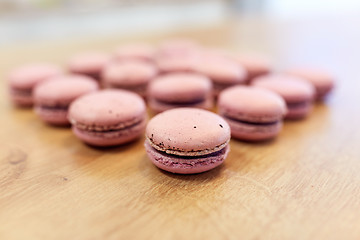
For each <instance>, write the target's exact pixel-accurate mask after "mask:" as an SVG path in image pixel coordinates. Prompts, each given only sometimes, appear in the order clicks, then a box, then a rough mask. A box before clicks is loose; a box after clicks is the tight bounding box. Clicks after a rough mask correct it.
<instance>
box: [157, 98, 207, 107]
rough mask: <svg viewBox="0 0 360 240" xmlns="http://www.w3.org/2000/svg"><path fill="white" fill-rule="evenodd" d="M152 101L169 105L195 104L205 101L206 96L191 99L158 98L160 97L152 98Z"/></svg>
mask: <svg viewBox="0 0 360 240" xmlns="http://www.w3.org/2000/svg"><path fill="white" fill-rule="evenodd" d="M153 100H154V101H156V102H158V103H160V104H165V105H171V106H176V105H179V106H192V105H196V104H201V103H204V102H205V101H206V98H199V99H193V100H191V101H181V100H174V101H171V100H168V101H165V100H160V99H155V98H154V99H153Z"/></svg>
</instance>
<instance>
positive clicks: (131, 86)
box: [101, 60, 158, 97]
mask: <svg viewBox="0 0 360 240" xmlns="http://www.w3.org/2000/svg"><path fill="white" fill-rule="evenodd" d="M157 73H158V71H157V68H156V67H155V66H154V65H153V64H151V63H149V62H145V61H139V60H127V61H121V62H113V63H110V64H108V65H107V66H106V67H105V68H104V70H103V72H102V77H101V79H102V83H103V85H104V87H106V88H122V89H126V90H129V91H133V92H136V93H137V94H139V95H141V96H142V97H145V95H146V89H147V85H148V83H149V82H150V81H151V80H152V79H153V78H155V77H156V75H157Z"/></svg>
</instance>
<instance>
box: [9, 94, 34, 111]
mask: <svg viewBox="0 0 360 240" xmlns="http://www.w3.org/2000/svg"><path fill="white" fill-rule="evenodd" d="M10 99H11V101H12V102H13V103H14V104H15V105H16V106H18V107H24V108H26V107H31V106H33V97H32V95H23V94H19V93H17V92H14V91H11V90H10Z"/></svg>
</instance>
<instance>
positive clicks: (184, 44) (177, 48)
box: [157, 38, 202, 55]
mask: <svg viewBox="0 0 360 240" xmlns="http://www.w3.org/2000/svg"><path fill="white" fill-rule="evenodd" d="M201 48H202V47H201V46H200V45H199V44H198V43H197V42H196V41H194V40H192V39H188V38H177V39H176V38H174V39H168V40H166V41H163V42H162V43H161V44H160V45H159V47H158V51H157V53H158V54H163V55H181V54H183V53H194V52H198V51H199V50H200V49H201Z"/></svg>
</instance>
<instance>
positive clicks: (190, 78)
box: [148, 73, 212, 103]
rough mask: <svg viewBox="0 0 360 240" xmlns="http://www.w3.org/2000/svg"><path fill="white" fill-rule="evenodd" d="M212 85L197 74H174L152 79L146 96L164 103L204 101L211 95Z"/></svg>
mask: <svg viewBox="0 0 360 240" xmlns="http://www.w3.org/2000/svg"><path fill="white" fill-rule="evenodd" d="M211 90H212V83H211V81H210V80H209V79H208V78H206V77H205V76H201V75H198V74H191V73H189V74H186V73H177V74H176V73H174V74H168V75H165V76H161V77H158V78H156V79H154V81H152V82H151V83H150V85H149V88H148V96H149V98H155V99H157V100H161V101H166V102H184V103H186V102H189V101H190V102H191V101H194V100H199V99H205V97H206V95H208V94H209V93H211Z"/></svg>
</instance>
